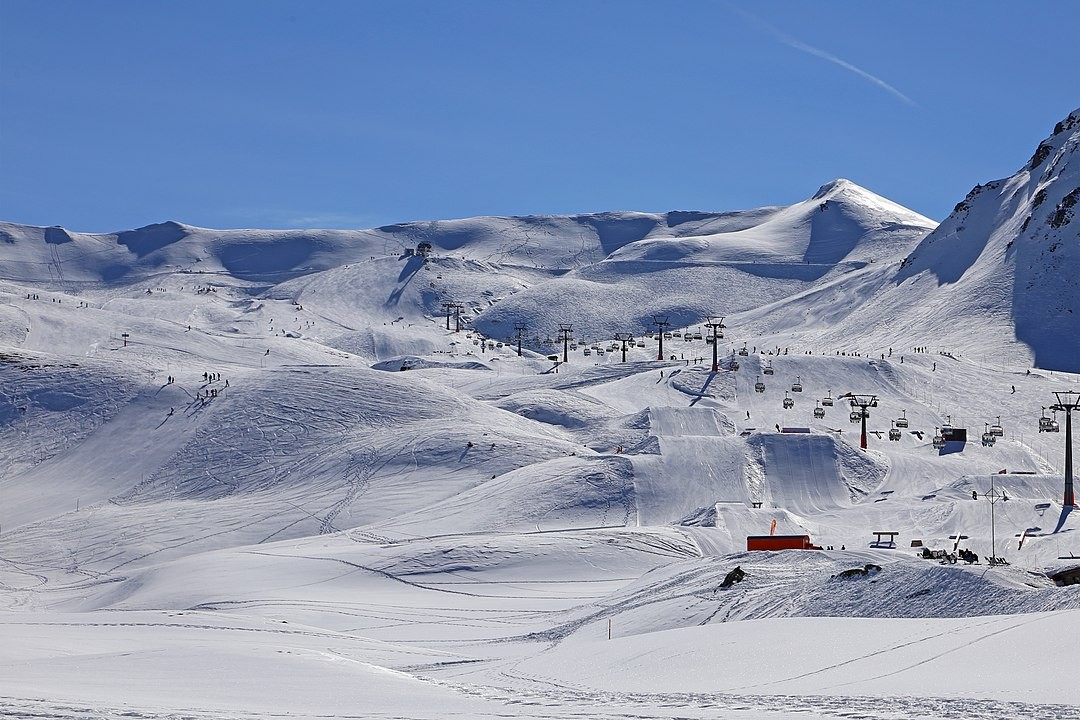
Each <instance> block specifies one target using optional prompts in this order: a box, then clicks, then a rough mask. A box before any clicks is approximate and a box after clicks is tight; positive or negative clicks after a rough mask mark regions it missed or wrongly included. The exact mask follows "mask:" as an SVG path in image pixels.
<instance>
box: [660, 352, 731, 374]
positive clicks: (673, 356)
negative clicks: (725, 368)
mask: <svg viewBox="0 0 1080 720" xmlns="http://www.w3.org/2000/svg"><path fill="white" fill-rule="evenodd" d="M672 357H674V355H673V356H672ZM738 369H739V361H738V360H732V361H731V371H732V372H736V371H738Z"/></svg>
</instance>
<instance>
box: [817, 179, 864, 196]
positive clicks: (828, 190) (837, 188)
mask: <svg viewBox="0 0 1080 720" xmlns="http://www.w3.org/2000/svg"><path fill="white" fill-rule="evenodd" d="M850 189H859V190H863V191H865V192H870V191H869V190H867V189H866V188H864V187H861V186H860V185H858V184H856V183H853V182H851V181H850V180H848V179H847V178H836V179H835V180H830V181H829V182H827V183H825V184H824V185H822V186H821V187H819V188H818V191H817V192H816V193H814V195H813V198H812V199H813V200H824V199H826V198H828V197H830V196H832V195H835V194H837V193H839V192H843V191H844V190H850Z"/></svg>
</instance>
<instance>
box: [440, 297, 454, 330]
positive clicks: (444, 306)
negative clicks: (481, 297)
mask: <svg viewBox="0 0 1080 720" xmlns="http://www.w3.org/2000/svg"><path fill="white" fill-rule="evenodd" d="M455 304H456V303H452V302H450V301H446V302H444V303H443V304H442V309H443V310H445V311H446V329H447V330H449V329H450V311H451V310H453V309H454V305H455Z"/></svg>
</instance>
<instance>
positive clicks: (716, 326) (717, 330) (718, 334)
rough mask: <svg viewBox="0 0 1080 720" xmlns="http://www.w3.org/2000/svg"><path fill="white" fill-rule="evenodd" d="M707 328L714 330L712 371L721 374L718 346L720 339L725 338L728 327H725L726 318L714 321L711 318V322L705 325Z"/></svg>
mask: <svg viewBox="0 0 1080 720" xmlns="http://www.w3.org/2000/svg"><path fill="white" fill-rule="evenodd" d="M705 327H707V328H709V329H711V330H712V371H713V372H720V364H719V361H718V359H717V354H716V353H717V350H716V346H717V345H719V344H720V343H719V340H720V338H722V337H724V333H723V330H724V328H725V327H727V325H724V318H722V317H721V318H718V319H716V320H713V319H712V318H709V322H707V323H705Z"/></svg>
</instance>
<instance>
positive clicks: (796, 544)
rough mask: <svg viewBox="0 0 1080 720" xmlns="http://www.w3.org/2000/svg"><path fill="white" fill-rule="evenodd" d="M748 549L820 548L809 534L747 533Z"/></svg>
mask: <svg viewBox="0 0 1080 720" xmlns="http://www.w3.org/2000/svg"><path fill="white" fill-rule="evenodd" d="M746 549H747V550H820V549H821V548H820V547H818V546H817V545H814V544H813V543H811V542H810V536H809V535H747V536H746Z"/></svg>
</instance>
